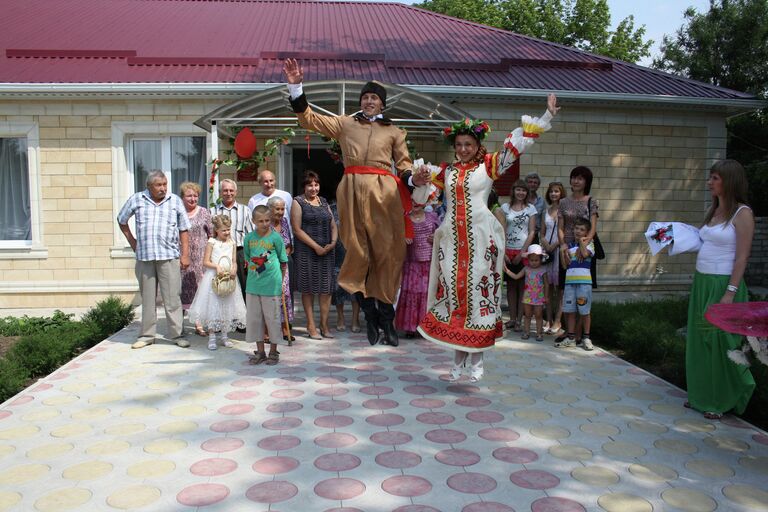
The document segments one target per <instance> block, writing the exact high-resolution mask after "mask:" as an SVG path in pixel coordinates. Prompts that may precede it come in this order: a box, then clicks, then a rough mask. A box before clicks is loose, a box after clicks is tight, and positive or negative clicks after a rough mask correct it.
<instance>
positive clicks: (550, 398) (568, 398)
mask: <svg viewBox="0 0 768 512" xmlns="http://www.w3.org/2000/svg"><path fill="white" fill-rule="evenodd" d="M544 400H546V401H547V402H550V403H553V404H572V403H574V402H578V401H579V397H578V396H576V395H569V394H567V393H549V394H548V395H545V396H544Z"/></svg>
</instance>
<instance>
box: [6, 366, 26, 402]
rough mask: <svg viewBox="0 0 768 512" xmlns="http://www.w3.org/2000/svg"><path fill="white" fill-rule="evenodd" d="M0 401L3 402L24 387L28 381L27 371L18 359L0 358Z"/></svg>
mask: <svg viewBox="0 0 768 512" xmlns="http://www.w3.org/2000/svg"><path fill="white" fill-rule="evenodd" d="M0 375H2V378H0V402H5V401H6V400H8V399H9V398H11V397H12V396H13V395H15V394H16V393H18V392H19V391H21V390H22V389H24V386H26V385H27V382H28V381H29V371H28V370H27V369H26V368H24V366H22V365H21V364H20V363H19V362H18V361H14V360H11V359H6V358H0Z"/></svg>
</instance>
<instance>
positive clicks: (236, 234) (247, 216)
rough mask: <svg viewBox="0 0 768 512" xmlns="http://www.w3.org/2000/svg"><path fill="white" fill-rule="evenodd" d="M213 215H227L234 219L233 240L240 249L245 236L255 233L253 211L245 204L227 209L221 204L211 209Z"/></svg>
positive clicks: (234, 205)
mask: <svg viewBox="0 0 768 512" xmlns="http://www.w3.org/2000/svg"><path fill="white" fill-rule="evenodd" d="M211 215H226V216H228V217H229V218H230V219H232V238H233V239H234V240H235V245H237V246H238V247H242V246H243V239H244V238H245V235H247V234H248V233H250V232H251V231H253V221H252V220H251V209H250V208H248V207H247V206H245V205H244V204H240V203H237V202H236V203H235V204H233V205H232V207H230V208H227V207H226V206H224V204H221V203H220V204H217V205H216V206H214V207H212V208H211Z"/></svg>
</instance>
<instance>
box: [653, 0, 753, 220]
mask: <svg viewBox="0 0 768 512" xmlns="http://www.w3.org/2000/svg"><path fill="white" fill-rule="evenodd" d="M684 16H685V21H684V23H683V25H682V26H681V27H680V28H679V29H678V30H677V33H676V34H675V36H674V37H669V36H666V35H665V36H664V40H663V43H662V45H661V55H660V56H659V57H658V58H656V59H654V61H653V67H655V68H657V69H660V70H662V71H669V72H672V73H676V74H679V75H683V76H685V77H688V78H692V79H694V80H699V81H701V82H706V83H710V84H712V85H717V86H720V87H727V88H729V89H736V90H738V91H744V92H749V93H752V94H754V95H756V96H758V97H761V98H766V97H768V2H766V1H765V0H710V5H709V11H708V12H706V13H698V12H696V10H695V9H693V8H688V9H687V10H686V11H685V14H684ZM766 141H768V110H766V109H763V110H762V111H760V112H754V113H751V114H748V115H741V116H737V117H734V118H731V119H730V120H729V121H728V142H727V144H728V146H727V152H726V154H727V155H728V158H734V159H736V160H738V161H739V162H741V163H742V164H743V165H744V167H745V168H746V169H747V174H748V176H749V182H750V183H749V192H750V203H751V204H752V206H753V207H754V208H755V213H756V214H757V215H766V214H768V143H767V142H766Z"/></svg>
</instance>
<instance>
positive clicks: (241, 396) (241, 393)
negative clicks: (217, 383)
mask: <svg viewBox="0 0 768 512" xmlns="http://www.w3.org/2000/svg"><path fill="white" fill-rule="evenodd" d="M258 396H259V392H258V391H254V390H252V389H241V390H238V391H230V392H229V393H227V394H226V395H224V398H226V399H227V400H238V401H240V400H252V399H254V398H256V397H258Z"/></svg>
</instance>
